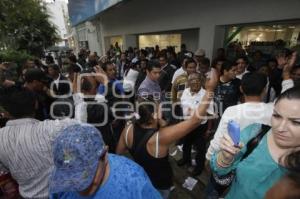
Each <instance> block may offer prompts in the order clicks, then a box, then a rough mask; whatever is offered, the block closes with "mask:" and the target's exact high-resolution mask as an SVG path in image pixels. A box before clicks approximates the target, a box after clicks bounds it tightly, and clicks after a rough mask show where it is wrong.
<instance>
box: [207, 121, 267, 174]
mask: <svg viewBox="0 0 300 199" xmlns="http://www.w3.org/2000/svg"><path fill="white" fill-rule="evenodd" d="M260 129H261V125H260V124H251V125H249V126H247V127H246V128H244V129H243V130H242V132H241V138H240V144H239V146H238V147H235V146H234V143H233V141H232V139H231V138H230V136H229V135H228V133H225V134H224V135H223V137H222V138H221V140H220V151H218V152H215V153H214V154H213V155H212V157H211V159H210V167H211V170H212V171H213V172H214V173H216V174H217V175H220V176H222V175H226V174H228V173H229V172H231V171H233V170H234V169H235V168H236V167H237V166H238V164H239V163H240V161H241V159H242V157H243V155H244V154H245V153H246V151H247V147H246V146H247V143H248V142H249V140H251V139H252V138H253V137H255V136H256V135H257V133H258V132H259V131H260Z"/></svg>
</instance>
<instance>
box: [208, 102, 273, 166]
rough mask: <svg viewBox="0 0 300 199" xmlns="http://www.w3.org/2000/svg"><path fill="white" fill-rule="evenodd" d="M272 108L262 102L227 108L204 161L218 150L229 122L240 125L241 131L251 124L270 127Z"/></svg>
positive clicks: (271, 105) (270, 104)
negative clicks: (232, 121)
mask: <svg viewBox="0 0 300 199" xmlns="http://www.w3.org/2000/svg"><path fill="white" fill-rule="evenodd" d="M273 108H274V104H273V103H263V102H246V103H243V104H238V105H235V106H230V107H228V108H227V109H226V110H225V112H224V113H223V115H222V118H221V120H220V123H219V126H218V128H217V130H216V132H215V135H214V138H213V139H212V140H211V142H210V145H209V148H208V150H207V153H206V159H208V160H210V158H211V156H212V155H213V154H214V153H215V152H217V151H219V150H220V140H221V138H222V137H223V135H224V134H225V133H227V125H228V122H229V121H230V120H234V121H235V122H237V123H238V124H239V125H240V129H241V131H242V130H243V129H244V128H245V127H247V126H248V125H250V124H253V123H260V124H265V125H269V126H270V125H271V117H272V113H273Z"/></svg>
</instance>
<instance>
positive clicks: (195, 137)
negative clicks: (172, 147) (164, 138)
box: [178, 73, 214, 176]
mask: <svg viewBox="0 0 300 199" xmlns="http://www.w3.org/2000/svg"><path fill="white" fill-rule="evenodd" d="M204 82H205V77H204V76H203V75H201V74H199V73H193V74H191V75H189V77H188V85H189V87H188V88H186V89H185V90H184V92H183V94H182V96H181V106H182V109H183V116H184V117H185V119H186V118H187V117H190V116H191V115H192V114H193V113H192V112H193V111H194V110H196V108H197V107H198V106H199V103H201V101H202V98H203V96H204V95H205V93H206V91H205V90H204V89H203V86H204ZM207 114H208V115H213V114H214V108H213V102H211V103H210V105H209V108H208V109H207ZM206 130H207V119H204V120H202V122H201V125H200V126H199V127H198V128H197V129H195V130H194V131H193V132H191V133H190V134H189V135H187V136H186V137H185V138H184V143H183V157H182V159H181V160H179V161H178V165H179V166H182V165H184V164H190V163H191V149H192V145H193V144H194V145H195V147H196V158H195V159H196V167H195V169H194V170H193V172H192V175H193V176H197V175H200V174H201V172H202V170H203V168H204V163H205V151H206V138H205V133H206Z"/></svg>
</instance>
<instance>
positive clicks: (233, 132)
mask: <svg viewBox="0 0 300 199" xmlns="http://www.w3.org/2000/svg"><path fill="white" fill-rule="evenodd" d="M227 129H228V134H229V136H230V138H231V139H232V141H233V143H234V146H239V143H240V134H241V131H240V125H239V124H238V123H237V122H235V121H233V120H230V121H229V122H228V126H227Z"/></svg>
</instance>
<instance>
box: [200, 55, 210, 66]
mask: <svg viewBox="0 0 300 199" xmlns="http://www.w3.org/2000/svg"><path fill="white" fill-rule="evenodd" d="M200 63H201V64H203V65H205V66H210V60H209V59H208V58H207V57H205V58H204V59H201V60H200Z"/></svg>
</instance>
